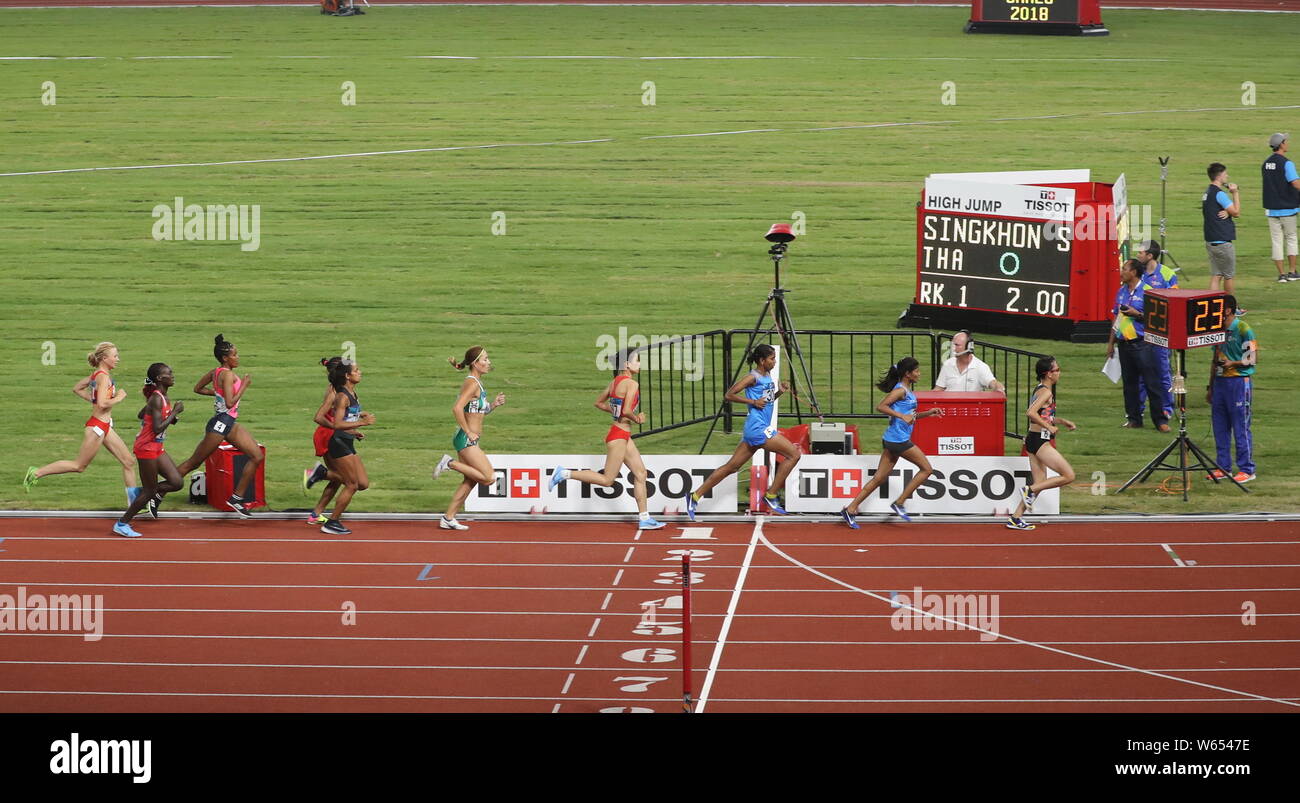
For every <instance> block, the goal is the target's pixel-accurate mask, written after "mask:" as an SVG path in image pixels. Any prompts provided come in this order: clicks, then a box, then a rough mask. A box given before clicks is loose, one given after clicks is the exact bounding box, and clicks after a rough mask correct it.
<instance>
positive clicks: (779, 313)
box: [774, 295, 822, 421]
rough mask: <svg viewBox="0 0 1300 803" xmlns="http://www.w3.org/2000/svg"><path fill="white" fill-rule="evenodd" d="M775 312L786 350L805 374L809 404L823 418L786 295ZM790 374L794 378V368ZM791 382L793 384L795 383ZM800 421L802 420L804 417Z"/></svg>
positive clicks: (778, 300)
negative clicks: (786, 301)
mask: <svg viewBox="0 0 1300 803" xmlns="http://www.w3.org/2000/svg"><path fill="white" fill-rule="evenodd" d="M774 314H775V316H776V318H777V328H778V331H780V333H781V338H782V341H783V342H784V343H785V348H786V351H788V352H790V353H792V354H794V356H795V358H796V359H798V361H799V370H800V372H801V373H802V374H803V381H804V386H805V387H807V388H808V405H809V407H811V408H812V411H813V413H814V414H815V415H816V416H817V417H818V418H821V417H822V409H821V405H820V404H818V403H817V393H816V391H814V390H813V383H812V375H811V374H809V373H808V365H807V363H805V362H804V358H803V350H802V349H801V348H799V333H798V330H796V329H795V326H794V319H793V318H791V317H790V308H789V307H788V306H787V305H786V303H785V296H784V295H782V296H778V297H777V299H776V312H775V313H774ZM790 376H791V378H792V379H793V378H794V371H793V370H792V371H791V372H790ZM791 384H792V386H793V384H794V383H791ZM798 409H799V408H798V407H797V406H796V407H795V410H796V411H798ZM800 421H802V418H801V419H800Z"/></svg>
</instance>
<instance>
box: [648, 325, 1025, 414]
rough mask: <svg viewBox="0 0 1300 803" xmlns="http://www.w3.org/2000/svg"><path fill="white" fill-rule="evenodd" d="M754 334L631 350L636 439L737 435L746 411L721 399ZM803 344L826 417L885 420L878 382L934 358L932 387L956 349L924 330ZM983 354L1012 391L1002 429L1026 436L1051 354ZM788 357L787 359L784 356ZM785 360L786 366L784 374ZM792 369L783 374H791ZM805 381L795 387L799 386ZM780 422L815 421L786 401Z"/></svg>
mask: <svg viewBox="0 0 1300 803" xmlns="http://www.w3.org/2000/svg"><path fill="white" fill-rule="evenodd" d="M754 333H755V330H753V329H729V330H722V329H714V330H712V331H709V332H702V333H700V334H697V335H684V336H682V337H673V338H667V339H664V340H658V341H655V342H652V343H650V344H649V345H646V346H642V347H640V348H637V349H633V350H632V353H634V354H639V355H640V356H641V374H640V376H639V377H638V382H639V384H640V386H641V410H642V412H643V413H645V415H646V423H645V424H642V425H641V426H640V427H639V430H638V431H637V432H636V433H635V434H634V437H638V438H640V437H644V436H646V435H654V434H657V433H660V432H667V431H669V430H673V429H679V428H681V427H686V426H690V425H692V424H699V423H703V422H705V421H712V420H713V419H714V418H716V417H721V419H722V421H721V423H722V429H723V431H724V432H731V431H733V425H734V422H735V419H736V418H741V419H743V418H744V416H745V411H743V410H739V411H738V410H733V409H732V408H733V405H731V404H729V403H725V402H724V401H723V396H724V394H725V393H726V391H727V389H728V388H729V387H730V384H731V380H732V377H733V376H734V375H735V373H736V369H737V368H738V367H741V366H743V365H744V362H745V355H744V354H743V353H742V352H743V351H744V349H745V346H746V344H748V343H749V340H750V337H751V336H752V335H754ZM798 337H799V346H800V348H801V349H802V350H803V354H804V361H805V362H806V363H807V366H808V373H809V374H810V375H811V377H812V381H813V390H814V392H815V393H816V395H817V400H818V402H819V404H820V405H821V413H822V416H823V417H824V418H826V419H827V420H841V419H868V418H886V417H887V416H884V415H882V414H881V413H878V412H876V403H877V402H878V401H879V395H880V394H879V393H878V391H877V390H876V388H875V383H876V381H877V380H878V379H879V378H880V376H881V375H882V374H884V373H885V371H886V370H887V369H888V368H889V366H891V365H893V364H895V363H896V362H898V360H899V359H901V358H903V357H906V356H909V355H910V356H914V357H916V358H917V359H918V360H922V361H923V363H924V361H926V360H927V359H928V361H929V364H928V366H924V365H923V367H925V368H928V370H929V373H930V381H929V382H928V383H926V385H925V387H924V388H922V389H923V390H928V389H929V388H931V387H933V386H934V380H935V378H936V377H938V375H939V369H940V368H941V366H942V365H943V361H944V359H946V358H947V356H948V354H949V352H950V351H951V347H950V346H949V342H950V341H951V340H952V336H951V335H946V334H938V333H935V332H929V331H923V330H900V329H893V330H889V331H865V330H864V331H838V330H829V329H811V330H800V331H799V332H798ZM773 341H777V342H778V343H779V338H777V336H776V335H775V334H774V333H772V332H770V331H766V330H759V331H758V337H757V338H756V339H755V341H754V342H755V344H758V343H772V342H773ZM975 347H976V350H977V356H978V357H979V358H980V359H981V360H983V361H984V362H986V363H988V365H989V367H990V368H992V369H993V374H994V376H996V377H997V378H998V380H999V381H1000V382H1002V383H1003V384H1004V385H1005V386H1006V389H1007V405H1006V414H1005V419H1004V421H1003V429H1004V431H1005V434H1006V435H1007V436H1009V437H1016V438H1023V437H1024V435H1023V433H1022V432H1021V431H1020V430H1021V428H1023V426H1024V424H1025V416H1024V411H1025V409H1026V408H1027V407H1028V406H1029V401H1030V397H1031V394H1032V392H1033V388H1034V386H1035V385H1037V383H1038V382H1037V377H1036V376H1035V375H1034V363H1035V362H1036V361H1037V360H1038V359H1039V358H1040V357H1044V356H1046V355H1043V354H1038V353H1035V352H1031V351H1023V350H1021V349H1013V348H1008V347H1006V346H999V345H997V344H994V343H987V342H983V341H980V340H976V341H975ZM785 356H786V355H785V354H784V353H783V354H782V359H783V360H784V359H785ZM785 366H786V363H784V362H783V363H782V367H783V369H784V368H785ZM787 371H788V369H787V370H783V371H782V375H788V372H787ZM800 385H802V381H800V382H798V383H796V390H799V389H801V388H800V387H799V386H800ZM779 418H780V419H781V420H791V419H792V420H795V421H803V420H806V419H814V420H815V419H816V415H815V414H814V413H813V412H812V410H811V409H810V408H809V407H808V405H807V404H806V403H802V402H800V400H798V399H795V398H792V397H785V399H783V403H782V405H781V409H780V412H779Z"/></svg>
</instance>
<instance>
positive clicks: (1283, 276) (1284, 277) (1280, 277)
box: [1277, 273, 1291, 284]
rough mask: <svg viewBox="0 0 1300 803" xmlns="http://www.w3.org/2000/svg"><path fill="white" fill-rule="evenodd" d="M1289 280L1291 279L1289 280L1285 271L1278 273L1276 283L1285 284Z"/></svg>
mask: <svg viewBox="0 0 1300 803" xmlns="http://www.w3.org/2000/svg"><path fill="white" fill-rule="evenodd" d="M1289 281H1291V280H1290V279H1288V278H1287V275H1286V274H1285V273H1279V274H1278V275H1277V283H1278V284H1286V283H1287V282H1289Z"/></svg>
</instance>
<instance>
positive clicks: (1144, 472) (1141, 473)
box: [1115, 438, 1181, 494]
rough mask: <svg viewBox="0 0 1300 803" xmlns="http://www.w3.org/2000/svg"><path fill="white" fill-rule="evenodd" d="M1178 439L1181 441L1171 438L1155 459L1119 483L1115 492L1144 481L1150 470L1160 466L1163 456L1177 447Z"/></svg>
mask: <svg viewBox="0 0 1300 803" xmlns="http://www.w3.org/2000/svg"><path fill="white" fill-rule="evenodd" d="M1180 441H1181V439H1180V438H1175V439H1174V440H1172V441H1171V442H1170V443H1169V445H1168V446H1166V447H1165V448H1164V451H1162V452H1161V453H1160V454H1158V455H1156V459H1154V460H1152V461H1151V462H1150V463H1147V464H1146V465H1145V466H1144V467H1143V468H1142V470H1141V471H1139V472H1138V473H1136V474H1134V475H1133V477H1132V479H1130V480H1129V481H1128V482H1126V483H1124V484H1123V485H1121V486H1120V487H1119V490H1118V491H1116V492H1115V493H1117V494H1121V493H1124V489H1126V488H1128V487H1129V486H1130V485H1132V484H1134V483H1136V482H1144V481H1145V480H1146V478H1147V477H1150V476H1151V472H1153V471H1155V470H1156V469H1157V468H1159V467H1160V464H1161V463H1163V462H1164V461H1165V458H1166V457H1168V456H1169V453H1170V452H1172V451H1173V450H1174V449H1175V448H1177V446H1178V444H1179V442H1180Z"/></svg>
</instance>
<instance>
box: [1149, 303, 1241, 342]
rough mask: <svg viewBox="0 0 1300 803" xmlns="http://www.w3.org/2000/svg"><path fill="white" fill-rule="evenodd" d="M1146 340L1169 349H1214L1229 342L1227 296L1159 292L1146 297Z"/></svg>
mask: <svg viewBox="0 0 1300 803" xmlns="http://www.w3.org/2000/svg"><path fill="white" fill-rule="evenodd" d="M1143 298H1144V301H1143V304H1142V316H1143V319H1142V323H1143V327H1144V329H1145V332H1146V334H1145V335H1144V336H1143V340H1146V341H1147V342H1148V343H1154V344H1156V345H1157V346H1164V347H1165V348H1169V349H1194V348H1197V347H1198V346H1213V345H1215V344H1218V343H1222V342H1224V341H1225V340H1227V339H1228V314H1229V313H1230V312H1231V310H1229V309H1228V305H1227V303H1226V302H1225V301H1224V298H1225V296H1224V294H1223V293H1220V292H1216V291H1213V290H1156V289H1154V288H1147V291H1146V292H1145V293H1144V294H1143Z"/></svg>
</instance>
